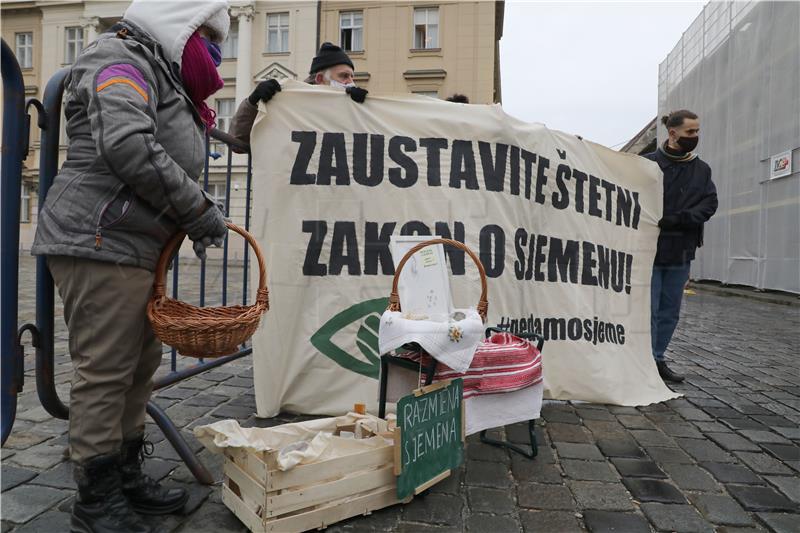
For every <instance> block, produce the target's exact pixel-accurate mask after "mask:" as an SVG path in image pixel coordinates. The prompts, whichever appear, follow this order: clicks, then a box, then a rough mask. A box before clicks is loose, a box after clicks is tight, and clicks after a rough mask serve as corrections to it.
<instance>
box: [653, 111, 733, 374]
mask: <svg viewBox="0 0 800 533" xmlns="http://www.w3.org/2000/svg"><path fill="white" fill-rule="evenodd" d="M661 122H662V123H663V124H664V126H666V127H667V129H668V131H669V138H668V139H667V140H666V142H664V145H663V146H661V147H659V148H658V149H657V150H656V151H655V152H653V153H651V154H648V155H646V156H645V157H646V158H648V159H650V160H652V161H655V162H656V163H658V166H659V167H660V168H661V171H662V172H663V173H664V216H663V217H662V218H661V220H659V222H658V226H659V227H660V228H661V233H660V234H659V236H658V249H657V251H656V258H655V263H654V265H653V279H652V282H651V285H650V307H651V320H650V322H651V325H650V333H651V336H652V343H653V357H654V358H655V360H656V366H658V373H659V375H660V376H661V378H662V379H663V380H665V381H672V382H674V383H680V382H681V381H683V376H679V375H678V374H676V373H675V372H673V371H672V370H671V369H670V368H669V367H668V366H667V362H666V361H665V359H664V352H665V351H666V350H667V346H668V345H669V341H670V339H671V338H672V334H673V332H674V331H675V327H676V326H677V325H678V317H679V315H680V311H681V297H682V296H683V287H684V285H685V284H686V281H687V280H688V279H689V269H690V267H691V262H692V259H694V256H695V252H696V250H697V248H698V247H699V246H702V245H703V224H704V223H705V222H706V221H707V220H708V219H710V218H711V216H712V215H713V214H714V212H716V210H717V189H716V187H714V182H713V181H711V168H710V167H709V166H708V165H707V164H706V162H705V161H703V160H701V159H700V158H699V157H697V154H695V153H693V152H692V150H694V149H695V147H696V146H697V142H698V141H699V139H700V136H699V134H700V121H699V119H698V117H697V115H696V114H695V113H692V112H691V111H688V110H685V109H683V110H680V111H673V112H672V113H670V114H669V115H665V116H664V117H662V118H661Z"/></svg>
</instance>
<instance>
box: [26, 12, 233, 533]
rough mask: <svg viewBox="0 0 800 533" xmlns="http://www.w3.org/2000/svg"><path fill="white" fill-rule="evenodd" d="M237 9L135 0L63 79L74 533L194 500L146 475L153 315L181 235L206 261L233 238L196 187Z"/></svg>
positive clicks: (53, 240) (44, 241)
mask: <svg viewBox="0 0 800 533" xmlns="http://www.w3.org/2000/svg"><path fill="white" fill-rule="evenodd" d="M229 24H230V21H229V16H228V4H227V0H198V1H193V2H164V1H151V0H134V1H133V3H132V4H131V5H130V7H129V8H128V9H127V11H126V12H125V14H124V16H123V19H122V21H121V22H120V23H118V24H116V25H115V26H114V27H112V28H111V29H110V30H109V32H108V33H105V34H103V35H101V36H100V37H99V38H98V39H97V40H96V41H95V42H93V43H91V44H90V45H89V46H87V47H86V49H85V50H84V51H83V52H82V53H81V55H80V56H79V57H78V59H77V60H76V61H75V64H74V65H73V66H72V69H71V72H70V74H69V76H68V78H67V81H66V107H65V114H66V118H67V130H66V131H67V136H68V137H69V147H68V150H67V160H66V162H65V163H64V165H63V166H62V168H61V171H60V172H59V174H58V175H57V176H56V178H55V180H54V182H53V186H52V187H51V188H50V191H49V193H48V195H47V199H46V201H45V203H44V205H43V207H42V210H41V214H40V217H39V223H38V228H37V232H36V239H35V242H34V246H33V253H34V254H37V255H46V256H47V263H48V266H49V269H50V272H51V273H52V275H53V279H54V280H55V283H56V286H57V287H58V291H59V294H60V295H61V299H62V300H63V302H64V318H65V320H66V323H67V327H68V329H69V351H70V356H71V358H72V363H73V368H74V376H73V380H72V390H71V392H70V420H69V446H70V457H71V459H72V461H73V462H74V463H75V479H76V482H77V485H78V495H77V498H76V500H75V505H74V507H73V511H72V519H71V530H72V531H79V532H112V531H125V532H135V533H139V532H147V531H151V529H150V527H149V526H148V525H147V524H146V523H145V522H143V521H142V519H141V517H140V516H139V515H138V514H136V513H135V512H134V511H138V512H141V513H147V514H166V513H170V512H175V511H177V510H179V509H181V508H182V507H183V505H184V504H185V503H186V501H187V499H188V494H187V493H186V491H185V490H183V489H178V488H165V487H162V486H161V485H160V484H159V483H157V482H155V481H154V480H152V479H151V478H149V477H148V476H146V475H145V474H143V473H142V466H141V459H140V457H143V455H144V454H143V453H142V451H143V447H144V446H145V441H144V417H145V407H146V405H147V401H148V399H149V397H150V393H151V391H152V388H153V379H152V378H153V374H154V373H155V371H156V369H157V368H158V367H159V364H160V362H161V358H162V348H161V342H160V341H159V340H158V339H157V338H156V337H155V335H154V334H153V330H152V329H151V327H150V324H149V322H148V319H147V316H146V306H147V302H148V300H149V298H150V294H151V291H152V284H153V279H154V272H153V271H154V269H155V266H156V262H157V260H158V257H159V254H160V253H161V250H162V249H163V247H164V245H165V244H166V242H167V240H168V239H169V238H170V237H171V236H172V235H173V234H174V233H176V232H177V231H179V230H183V231H185V232H186V233H187V234H188V235H189V238H190V239H191V240H192V241H194V250H195V252H196V253H197V255H198V256H200V257H204V255H205V248H206V247H207V246H210V245H212V244H214V245H219V244H221V242H222V240H223V239H224V237H225V234H226V231H227V228H226V226H225V220H224V218H223V213H222V212H221V211H220V209H219V208H218V207H217V205H216V204H215V203H214V202H213V201H212V200H211V199H210V197H209V196H207V195H206V194H204V192H203V191H202V189H201V187H200V186H199V185H198V184H197V178H198V177H199V176H200V173H201V171H202V169H203V163H204V160H205V143H204V134H205V131H206V130H207V129H209V128H211V127H213V125H214V113H213V111H211V110H210V109H209V108H208V106H207V105H206V104H205V102H204V101H205V100H206V98H208V97H209V96H210V95H211V94H213V93H214V92H216V91H217V90H219V89H220V88H221V87H222V85H223V81H222V79H221V78H220V77H219V74H218V73H217V69H216V67H217V66H218V65H219V63H220V60H221V54H220V49H219V44H220V43H222V42H223V41H224V40H225V39H226V37H227V33H228V27H229Z"/></svg>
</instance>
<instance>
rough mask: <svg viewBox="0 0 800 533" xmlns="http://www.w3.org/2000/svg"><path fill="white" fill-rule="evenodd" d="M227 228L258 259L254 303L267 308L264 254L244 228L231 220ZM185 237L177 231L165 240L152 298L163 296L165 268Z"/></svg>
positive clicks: (164, 292) (157, 298) (227, 223)
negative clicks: (246, 244)
mask: <svg viewBox="0 0 800 533" xmlns="http://www.w3.org/2000/svg"><path fill="white" fill-rule="evenodd" d="M225 225H226V226H228V229H231V230H233V231H235V232H236V233H238V234H239V235H241V236H242V237H244V238H245V240H246V241H247V243H248V244H249V245H250V247H251V248H252V249H253V252H255V254H256V259H258V272H259V276H258V291H257V292H256V303H258V304H264V305H266V306H267V308H269V290H268V289H267V264H266V262H265V261H264V254H263V253H262V252H261V247H260V246H259V245H258V242H256V240H255V238H254V237H253V236H252V235H250V233H249V232H248V231H247V230H245V229H244V228H240V227H239V226H237V225H236V224H234V223H232V222H228V221H226V222H225ZM185 237H186V232H184V231H179V232H178V233H176V234H175V235H173V236H172V238H171V239H170V240H169V242H167V244H166V246H164V250H162V252H161V257H159V258H158V264H157V265H156V278H155V282H154V284H153V299H154V300H156V301H158V300H161V299H163V298H164V297H165V295H166V290H167V286H166V283H165V280H166V277H167V269H168V266H169V262H170V260H171V259H172V255H173V253H175V250H176V249H177V248H178V247H179V246H180V245H181V243H182V242H183V239H184V238H185Z"/></svg>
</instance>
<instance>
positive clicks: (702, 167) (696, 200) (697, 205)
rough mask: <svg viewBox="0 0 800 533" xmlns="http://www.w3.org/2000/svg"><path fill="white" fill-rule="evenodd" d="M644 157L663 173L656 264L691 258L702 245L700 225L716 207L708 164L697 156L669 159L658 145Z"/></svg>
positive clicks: (683, 260) (701, 227)
mask: <svg viewBox="0 0 800 533" xmlns="http://www.w3.org/2000/svg"><path fill="white" fill-rule="evenodd" d="M643 157H646V158H647V159H650V160H651V161H655V162H656V163H658V166H659V167H661V171H662V172H663V173H664V215H663V217H664V218H663V219H662V222H661V224H660V225H661V234H660V235H659V236H658V249H657V251H656V259H655V264H657V265H676V264H681V263H686V262H688V261H691V260H692V259H694V255H695V251H696V250H697V247H698V246H702V245H703V224H704V223H705V222H706V221H707V220H708V219H710V218H711V216H712V215H713V214H714V213H715V212H716V210H717V188H716V187H715V186H714V182H713V181H711V167H709V166H708V164H707V163H706V162H705V161H703V160H702V159H700V158H699V157H695V158H694V159H692V160H690V161H675V160H672V159H670V158H669V157H668V156H667V155H666V154H664V152H663V151H662V149H660V148H659V149H657V150H656V151H655V152H652V153H650V154H646V155H644V156H643Z"/></svg>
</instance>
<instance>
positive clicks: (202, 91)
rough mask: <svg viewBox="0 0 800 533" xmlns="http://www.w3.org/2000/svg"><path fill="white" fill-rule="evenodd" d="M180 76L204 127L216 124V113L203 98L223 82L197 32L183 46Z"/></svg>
mask: <svg viewBox="0 0 800 533" xmlns="http://www.w3.org/2000/svg"><path fill="white" fill-rule="evenodd" d="M181 78H182V79H183V87H184V88H185V89H186V92H188V93H189V98H191V100H192V103H193V104H194V107H195V108H196V109H197V112H198V113H199V114H200V118H202V119H203V123H204V124H205V126H206V128H207V129H208V130H210V129H211V128H213V127H214V125H215V124H216V122H215V120H214V119H215V118H216V116H217V114H216V113H215V112H214V110H213V109H211V108H210V107H208V105H207V104H206V102H205V100H206V98H208V97H209V96H211V95H212V94H214V93H215V92H217V91H218V90H220V89H221V88H222V86H223V85H224V84H225V82H223V81H222V78H220V77H219V73H218V72H217V67H216V66H214V61H213V60H212V59H211V54H209V53H208V49H207V48H206V45H205V43H204V42H203V40H202V39H201V38H200V36H199V35H198V34H197V32H195V33H193V34H192V36H191V37H189V40H188V41H186V46H185V47H184V48H183V57H182V58H181Z"/></svg>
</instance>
